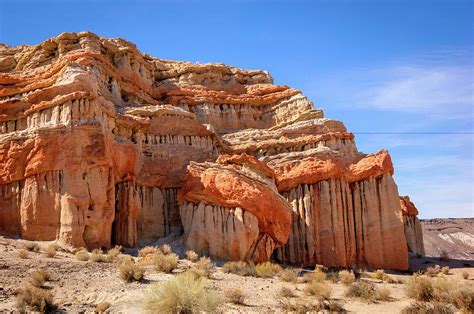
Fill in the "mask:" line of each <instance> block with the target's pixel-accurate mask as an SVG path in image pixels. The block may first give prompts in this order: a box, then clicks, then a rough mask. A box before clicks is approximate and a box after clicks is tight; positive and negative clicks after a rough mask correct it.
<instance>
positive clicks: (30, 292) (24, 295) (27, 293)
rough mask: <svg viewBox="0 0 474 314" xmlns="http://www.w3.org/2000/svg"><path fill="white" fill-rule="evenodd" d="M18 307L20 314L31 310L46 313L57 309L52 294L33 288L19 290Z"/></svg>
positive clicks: (17, 296)
mask: <svg viewBox="0 0 474 314" xmlns="http://www.w3.org/2000/svg"><path fill="white" fill-rule="evenodd" d="M16 306H17V308H18V310H20V312H25V311H26V310H29V311H36V312H41V313H45V312H49V311H51V310H54V309H55V308H56V306H55V304H54V303H53V294H52V293H51V292H49V291H48V290H44V289H40V288H37V287H32V286H25V287H22V288H20V289H19V290H18V293H17V295H16Z"/></svg>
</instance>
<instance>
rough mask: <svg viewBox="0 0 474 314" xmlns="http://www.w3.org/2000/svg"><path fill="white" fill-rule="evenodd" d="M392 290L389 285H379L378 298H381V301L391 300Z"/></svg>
mask: <svg viewBox="0 0 474 314" xmlns="http://www.w3.org/2000/svg"><path fill="white" fill-rule="evenodd" d="M391 293H392V292H391V291H390V288H389V287H379V288H378V289H377V296H376V298H377V300H381V301H389V300H390V299H391V298H390V295H391Z"/></svg>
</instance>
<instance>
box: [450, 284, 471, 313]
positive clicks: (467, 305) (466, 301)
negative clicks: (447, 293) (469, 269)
mask: <svg viewBox="0 0 474 314" xmlns="http://www.w3.org/2000/svg"><path fill="white" fill-rule="evenodd" d="M451 303H452V304H454V305H455V306H456V307H457V308H458V309H460V310H463V311H465V312H467V313H469V312H471V313H473V312H474V289H473V288H472V287H467V286H460V287H458V288H457V289H456V290H455V291H454V293H453V294H452V296H451Z"/></svg>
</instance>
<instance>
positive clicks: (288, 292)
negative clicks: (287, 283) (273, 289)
mask: <svg viewBox="0 0 474 314" xmlns="http://www.w3.org/2000/svg"><path fill="white" fill-rule="evenodd" d="M278 296H280V297H281V298H294V297H296V294H295V293H294V292H293V290H292V289H290V288H288V287H281V288H280V290H279V291H278Z"/></svg>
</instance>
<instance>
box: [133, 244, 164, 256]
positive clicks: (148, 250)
mask: <svg viewBox="0 0 474 314" xmlns="http://www.w3.org/2000/svg"><path fill="white" fill-rule="evenodd" d="M156 253H161V250H160V249H159V248H158V247H156V246H145V247H143V248H141V249H140V250H139V251H138V257H145V256H147V255H154V254H156Z"/></svg>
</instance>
